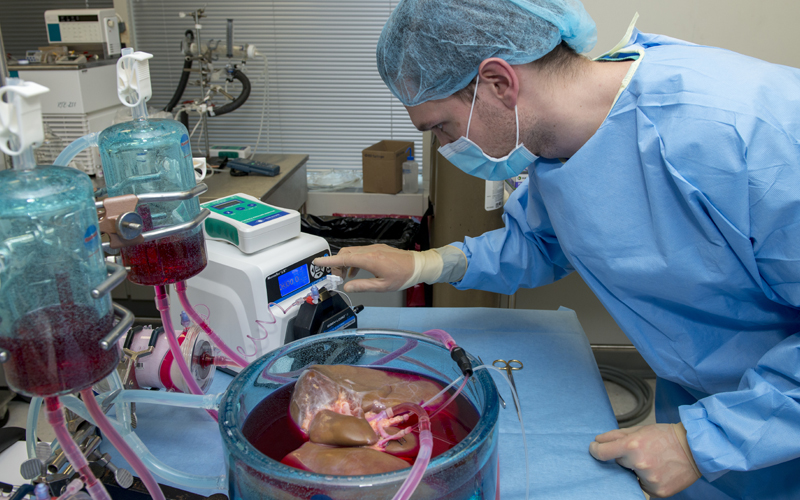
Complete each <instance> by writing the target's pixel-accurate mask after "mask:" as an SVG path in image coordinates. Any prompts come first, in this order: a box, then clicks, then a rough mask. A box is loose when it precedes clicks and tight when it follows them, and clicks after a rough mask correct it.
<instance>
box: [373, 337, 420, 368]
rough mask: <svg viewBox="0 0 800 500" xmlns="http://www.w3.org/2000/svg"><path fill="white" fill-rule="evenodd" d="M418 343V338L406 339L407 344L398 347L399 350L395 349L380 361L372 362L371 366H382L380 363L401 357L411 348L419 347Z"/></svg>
mask: <svg viewBox="0 0 800 500" xmlns="http://www.w3.org/2000/svg"><path fill="white" fill-rule="evenodd" d="M417 344H418V342H417V341H416V340H414V339H406V345H404V346H403V347H401V348H400V349H398V350H396V351H394V352H392V353H390V354H388V355H386V356H384V357H382V358H381V359H379V360H378V361H375V362H374V363H372V365H371V366H380V365H384V364H386V363H388V362H389V361H393V360H394V359H396V358H399V357H400V356H402V355H403V354H405V353H407V352H408V351H410V350H411V349H413V348H415V347H417Z"/></svg>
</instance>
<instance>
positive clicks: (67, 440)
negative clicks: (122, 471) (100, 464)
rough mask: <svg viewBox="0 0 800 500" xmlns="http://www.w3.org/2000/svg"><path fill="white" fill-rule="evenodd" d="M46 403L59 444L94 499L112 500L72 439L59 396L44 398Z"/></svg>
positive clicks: (48, 418) (49, 418) (48, 416)
mask: <svg viewBox="0 0 800 500" xmlns="http://www.w3.org/2000/svg"><path fill="white" fill-rule="evenodd" d="M90 391H91V389H90ZM44 404H45V408H46V410H45V411H46V413H47V421H48V422H49V423H50V425H51V426H53V430H54V431H55V433H56V438H57V439H58V444H60V445H61V449H62V450H64V455H65V456H66V457H67V460H69V463H71V464H72V467H73V468H74V469H75V470H77V471H78V473H79V474H80V475H81V478H83V482H84V483H86V489H87V491H89V494H90V495H91V496H92V498H93V499H94V500H111V496H109V494H108V491H106V487H105V486H103V483H101V482H100V481H98V480H97V478H96V477H94V474H92V469H90V468H89V463H88V462H86V457H84V456H83V453H81V450H80V448H78V445H76V444H75V441H73V440H72V436H70V434H69V431H68V430H67V423H66V421H65V420H64V412H63V411H62V410H61V401H59V400H58V398H57V397H54V396H49V397H46V398H44Z"/></svg>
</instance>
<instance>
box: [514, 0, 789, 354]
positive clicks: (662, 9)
mask: <svg viewBox="0 0 800 500" xmlns="http://www.w3.org/2000/svg"><path fill="white" fill-rule="evenodd" d="M583 4H584V6H585V7H586V10H587V11H588V12H589V14H590V15H591V16H592V18H594V20H595V22H596V23H597V45H596V46H595V48H594V49H593V50H592V51H591V52H590V53H589V54H588V55H589V56H590V57H595V56H598V55H600V54H602V53H603V52H606V51H607V50H609V49H611V48H612V47H614V45H616V44H617V42H619V41H620V39H621V38H622V36H623V35H624V34H625V30H626V29H627V28H628V25H629V24H630V22H631V19H633V15H634V14H635V13H636V12H639V20H638V22H637V23H636V27H637V28H639V30H640V31H643V32H647V33H658V34H662V35H668V36H671V37H675V38H680V39H682V40H687V41H690V42H693V43H698V44H702V45H713V46H717V47H723V48H726V49H729V50H733V51H736V52H740V53H742V54H746V55H749V56H752V57H758V58H759V59H764V60H766V61H770V62H773V63H776V64H785V65H788V66H794V67H798V68H800V51H798V43H799V42H800V30H798V24H799V23H800V0H762V1H760V2H756V1H754V0H583ZM516 297H517V298H516V307H517V308H518V309H555V308H557V307H558V306H560V305H563V306H565V307H569V308H571V309H574V310H575V311H576V312H577V313H578V319H580V322H581V325H583V328H584V330H586V334H587V336H588V337H589V340H590V341H591V342H592V343H593V344H630V342H629V341H628V339H627V338H626V337H625V334H623V333H622V330H620V328H619V327H618V326H617V324H616V323H615V322H614V320H613V319H612V318H611V316H610V315H609V314H608V313H607V312H606V310H605V309H604V308H603V306H602V304H600V301H599V300H597V298H596V297H595V296H594V294H593V293H592V292H591V291H590V290H589V287H587V286H586V284H585V283H584V282H583V280H581V279H580V277H579V276H578V275H577V274H575V273H573V274H572V275H570V276H569V277H568V278H566V279H563V280H561V281H559V282H557V283H553V284H552V285H548V286H545V287H541V288H538V289H535V290H520V291H519V292H517V296H516Z"/></svg>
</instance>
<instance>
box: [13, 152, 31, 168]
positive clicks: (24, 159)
mask: <svg viewBox="0 0 800 500" xmlns="http://www.w3.org/2000/svg"><path fill="white" fill-rule="evenodd" d="M11 163H13V164H14V168H15V169H16V170H32V169H34V168H36V157H34V156H33V148H28V149H26V150H24V151H22V152H20V154H18V155H16V156H12V157H11Z"/></svg>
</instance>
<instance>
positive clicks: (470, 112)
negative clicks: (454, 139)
mask: <svg viewBox="0 0 800 500" xmlns="http://www.w3.org/2000/svg"><path fill="white" fill-rule="evenodd" d="M480 81H481V75H480V73H479V74H478V75H477V80H475V92H474V93H473V94H472V106H471V107H470V108H469V120H467V139H469V126H470V124H471V123H472V112H473V111H474V110H475V98H476V97H478V83H479V82H480ZM517 139H519V127H517Z"/></svg>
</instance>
